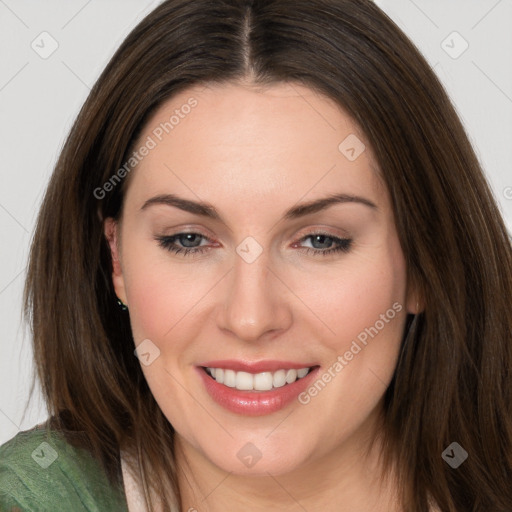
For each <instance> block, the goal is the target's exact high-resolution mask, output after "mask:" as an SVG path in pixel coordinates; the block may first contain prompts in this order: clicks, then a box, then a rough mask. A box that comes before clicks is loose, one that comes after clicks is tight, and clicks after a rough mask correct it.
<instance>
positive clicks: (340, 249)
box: [155, 231, 352, 256]
mask: <svg viewBox="0 0 512 512" xmlns="http://www.w3.org/2000/svg"><path fill="white" fill-rule="evenodd" d="M183 235H196V236H199V237H201V238H204V239H205V240H208V241H210V242H211V240H210V239H209V238H208V237H206V236H203V235H201V233H194V232H188V231H187V232H183V233H176V234H175V235H172V236H157V237H155V239H156V240H157V241H158V244H159V245H160V247H162V248H164V249H166V250H168V251H170V252H172V253H174V254H179V253H183V254H182V255H183V256H187V255H189V254H192V255H194V254H199V253H203V252H205V251H207V250H208V249H209V247H194V248H188V247H184V248H183V247H177V246H176V244H175V240H176V239H177V238H180V236H183ZM315 236H323V237H326V238H329V239H331V240H332V241H333V242H334V243H336V244H337V246H336V247H333V248H331V249H326V250H322V249H312V248H310V247H303V248H302V250H303V251H304V252H306V253H307V254H312V255H313V256H319V255H322V256H328V255H330V254H334V253H348V252H349V251H350V249H351V246H352V239H350V238H338V237H335V236H332V235H329V234H327V233H310V234H309V235H306V236H304V237H302V238H301V239H300V240H299V242H303V241H304V240H307V239H308V238H312V237H315Z"/></svg>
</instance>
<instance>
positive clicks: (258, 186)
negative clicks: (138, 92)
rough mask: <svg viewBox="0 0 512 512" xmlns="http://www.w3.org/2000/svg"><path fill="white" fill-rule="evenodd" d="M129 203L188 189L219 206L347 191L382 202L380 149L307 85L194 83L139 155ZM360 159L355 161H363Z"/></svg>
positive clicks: (167, 106)
mask: <svg viewBox="0 0 512 512" xmlns="http://www.w3.org/2000/svg"><path fill="white" fill-rule="evenodd" d="M144 145H146V146H147V147H150V148H151V149H150V150H149V151H145V153H146V154H145V156H144V157H142V158H141V159H140V162H139V163H138V165H137V166H136V168H135V169H134V170H133V171H132V173H133V174H132V176H131V180H130V181H131V184H130V186H129V190H128V193H127V197H126V201H128V200H129V199H130V200H133V201H136V202H137V203H138V204H141V203H142V202H143V201H144V200H145V199H147V197H148V196H149V195H155V194H159V193H168V192H178V191H183V192H186V193H187V194H188V195H190V194H191V193H192V194H193V195H195V196H197V197H201V198H204V199H207V200H210V201H211V202H214V198H217V199H218V200H219V201H226V200H227V199H228V197H230V198H237V200H239V201H252V202H254V204H257V202H258V200H266V201H269V198H272V197H275V199H276V204H277V203H279V202H280V201H281V199H285V200H286V204H289V202H290V200H293V198H295V201H298V200H299V199H301V198H302V197H304V198H305V199H308V197H309V196H311V197H313V196H315V197H316V196H318V195H319V194H321V193H326V192H328V193H333V192H338V191H343V192H347V193H353V194H362V193H366V194H367V195H368V193H369V192H372V193H373V194H374V199H375V200H378V197H376V196H377V195H382V192H383V191H384V190H383V187H382V183H381V181H380V179H379V173H378V169H377V165H376V163H375V159H374V157H373V154H372V151H371V148H370V147H369V144H368V143H367V141H366V137H365V136H364V134H363V133H362V132H361V131H360V129H359V127H358V126H357V125H356V123H355V122H354V121H353V120H352V118H351V117H350V116H348V115H347V114H346V113H345V112H344V110H343V109H342V108H340V107H339V106H338V105H337V104H336V103H335V102H334V101H333V100H331V99H329V98H327V97H325V96H324V95H321V94H319V93H317V92H315V91H314V90H312V89H310V88H307V87H305V86H303V85H300V84H292V83H277V84H273V85H271V86H265V87H255V86H253V85H248V84H240V83H237V84H235V83H228V84H208V85H200V86H194V87H191V88H189V89H186V90H184V91H181V92H180V93H179V94H177V95H175V96H173V97H172V98H171V99H169V100H168V101H166V102H165V103H163V104H162V105H161V106H160V108H159V109H158V110H157V111H156V112H155V113H154V114H153V115H152V116H151V118H150V119H149V120H148V122H147V123H146V126H145V127H144V130H143V131H142V133H141V135H140V137H139V140H138V142H137V144H136V145H135V149H136V150H137V148H140V147H142V146H144ZM354 157H356V158H354Z"/></svg>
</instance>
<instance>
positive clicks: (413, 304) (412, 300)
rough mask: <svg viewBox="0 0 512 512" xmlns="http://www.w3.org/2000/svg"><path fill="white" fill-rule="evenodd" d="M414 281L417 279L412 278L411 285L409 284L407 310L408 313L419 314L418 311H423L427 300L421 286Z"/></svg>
mask: <svg viewBox="0 0 512 512" xmlns="http://www.w3.org/2000/svg"><path fill="white" fill-rule="evenodd" d="M414 281H415V280H414V279H412V282H411V283H410V286H408V290H407V304H406V310H407V313H410V314H412V315H417V314H418V313H422V312H423V309H424V302H425V301H424V300H423V294H422V293H421V291H420V287H419V286H418V284H417V283H415V282H414Z"/></svg>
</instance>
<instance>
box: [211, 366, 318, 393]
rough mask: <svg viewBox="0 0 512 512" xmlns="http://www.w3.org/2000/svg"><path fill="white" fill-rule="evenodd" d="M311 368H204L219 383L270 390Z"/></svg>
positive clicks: (231, 386) (286, 383)
mask: <svg viewBox="0 0 512 512" xmlns="http://www.w3.org/2000/svg"><path fill="white" fill-rule="evenodd" d="M310 370H311V368H300V369H298V370H296V369H291V370H277V371H276V372H262V373H256V374H252V373H248V372H235V371H234V370H228V369H225V368H206V373H208V375H210V376H211V377H212V378H213V379H215V380H216V381H217V382H218V383H219V384H224V386H227V387H229V388H236V389H238V390H240V391H253V390H254V391H270V390H271V389H273V388H281V387H283V386H286V385H288V384H293V383H294V382H295V381H297V380H299V379H302V378H304V377H305V376H306V375H307V374H308V373H309V371H310Z"/></svg>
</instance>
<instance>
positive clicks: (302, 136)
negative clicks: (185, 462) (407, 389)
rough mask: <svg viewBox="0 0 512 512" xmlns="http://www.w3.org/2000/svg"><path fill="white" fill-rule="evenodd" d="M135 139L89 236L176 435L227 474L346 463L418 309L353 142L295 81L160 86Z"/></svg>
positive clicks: (356, 450) (341, 116) (385, 209)
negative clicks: (110, 264)
mask: <svg viewBox="0 0 512 512" xmlns="http://www.w3.org/2000/svg"><path fill="white" fill-rule="evenodd" d="M363 144H364V145H363ZM143 146H144V147H146V149H145V150H144V149H140V148H142V147H143ZM135 149H136V150H137V151H138V155H139V156H138V157H137V159H139V160H140V162H139V163H138V165H137V167H136V169H135V170H133V171H131V173H132V174H131V176H130V183H129V186H128V189H127V192H126V196H125V202H124V206H123V215H122V220H121V223H120V224H119V225H115V224H114V223H113V222H112V220H111V219H108V220H107V222H106V225H105V233H106V236H107V238H108V239H109V240H110V244H111V249H112V255H113V258H114V271H113V280H114V285H115V289H116V292H117V295H118V296H119V298H121V300H123V301H124V302H125V303H126V304H127V305H128V307H129V314H130V321H131V326H132V330H133V336H134V339H135V344H136V345H137V346H139V344H141V345H140V347H139V348H138V352H139V359H140V360H141V365H142V369H143V371H144V374H145V377H146V379H147V382H148V384H149V386H150V388H151V391H152V393H153V395H154V397H155V399H156V401H157V402H158V404H159V406H160V407H161V409H162V411H163V413H164V414H165V415H166V417H167V418H168V420H169V421H170V423H171V424H172V425H173V427H174V428H175V429H176V431H177V433H178V440H179V442H180V443H181V445H182V446H183V447H184V448H185V449H186V450H188V453H189V454H190V455H191V456H195V457H197V458H199V459H202V460H204V461H206V462H209V463H213V464H214V465H215V466H217V467H220V468H222V469H224V470H225V471H229V472H233V473H240V474H242V473H251V474H265V473H267V472H269V473H271V474H282V473H285V472H289V471H292V470H294V469H297V468H299V467H304V465H307V464H309V463H313V462H315V461H318V460H321V459H325V458H328V457H338V456H339V454H340V453H341V451H344V453H346V454H348V453H350V452H353V454H354V457H357V456H359V455H360V451H361V448H362V447H363V446H366V443H367V442H368V440H369V436H370V434H371V432H372V428H373V427H374V426H375V422H376V418H377V416H378V412H379V410H380V408H381V407H382V398H383V394H384V392H385V390H386V387H387V386H388V384H389V382H390V380H391V378H392V375H393V371H394V368H395V365H396V362H397V356H398V353H399V346H400V341H401V338H402V333H403V329H404V325H405V318H406V314H407V313H408V312H415V309H414V306H415V304H416V302H415V299H414V298H412V297H411V296H407V294H406V284H407V283H406V267H405V263H404V257H403V254H402V251H401V248H400V244H399V241H398V237H397V233H396V230H395V224H394V219H393V215H392V210H391V205H390V198H389V195H388V192H387V190H386V188H385V186H384V185H383V183H382V182H381V181H380V179H379V177H378V174H377V169H376V164H375V161H374V159H373V157H372V153H371V148H370V147H369V146H368V144H367V143H366V141H365V137H364V135H363V134H361V133H360V131H359V130H358V128H357V126H356V125H355V124H354V122H353V121H352V120H351V118H349V117H348V116H347V115H346V114H345V113H344V112H343V111H342V110H341V109H339V108H338V107H337V106H336V105H335V104H334V103H333V102H332V101H330V100H328V99H327V98H326V97H324V96H321V95H319V94H317V93H315V92H314V91H312V90H311V89H309V88H306V87H304V86H300V85H291V84H278V85H273V86H271V87H267V88H265V89H261V90H257V89H255V88H253V87H251V86H248V85H246V86H243V85H235V84H227V85H226V84H223V85H212V86H208V87H203V86H202V87H195V88H191V89H188V90H186V91H183V92H181V93H180V94H179V95H176V96H175V97H173V98H172V99H171V100H170V101H168V102H167V103H165V104H164V105H163V106H162V107H161V108H160V109H159V110H158V111H157V112H156V113H155V114H154V115H153V116H152V118H151V119H150V120H149V122H148V123H147V125H146V128H145V130H144V131H143V133H142V134H141V136H140V139H139V142H138V144H136V148H135ZM326 198H331V199H333V198H337V199H333V200H332V201H326ZM174 250H177V251H179V252H177V253H176V252H173V251H174ZM186 251H190V252H188V253H186ZM193 251H196V252H193ZM116 260H117V261H116ZM409 295H411V294H409ZM134 348H135V347H134ZM206 368H215V370H213V371H212V370H206ZM297 370H300V371H297ZM307 371H309V373H307V375H305V376H304V374H305V373H306V372H307ZM214 377H215V378H214ZM299 377H302V378H299ZM296 379H297V380H296Z"/></svg>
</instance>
